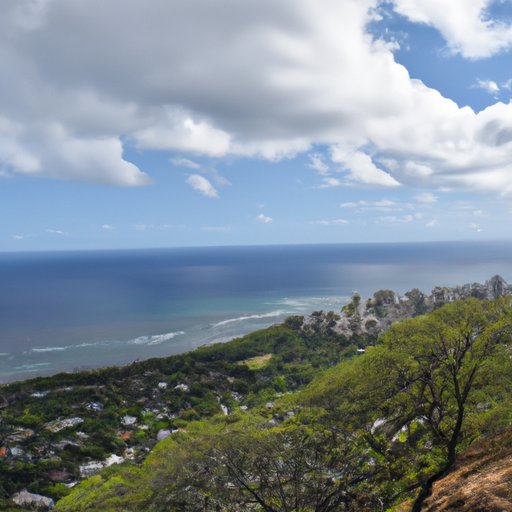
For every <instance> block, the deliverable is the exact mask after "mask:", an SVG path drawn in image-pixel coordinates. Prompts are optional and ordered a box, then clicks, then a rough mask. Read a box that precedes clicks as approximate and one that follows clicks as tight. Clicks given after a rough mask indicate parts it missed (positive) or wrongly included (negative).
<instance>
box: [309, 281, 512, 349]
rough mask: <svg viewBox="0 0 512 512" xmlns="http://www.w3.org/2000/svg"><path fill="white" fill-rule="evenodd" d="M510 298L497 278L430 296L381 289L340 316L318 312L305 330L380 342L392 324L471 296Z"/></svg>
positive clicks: (506, 287) (506, 286)
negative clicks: (380, 337)
mask: <svg viewBox="0 0 512 512" xmlns="http://www.w3.org/2000/svg"><path fill="white" fill-rule="evenodd" d="M506 295H512V286H511V285H509V284H507V282H506V281H505V280H504V279H503V278H502V277H501V276H493V277H491V279H489V280H488V281H486V282H485V283H484V284H480V283H472V284H465V285H462V286H455V287H446V286H445V287H441V286H436V287H435V288H434V289H433V290H432V292H431V293H430V295H426V294H424V293H423V292H422V291H421V290H419V289H417V288H414V289H413V290H410V291H408V292H406V293H405V294H404V295H403V296H402V295H399V294H398V293H396V292H394V291H392V290H379V291H377V292H375V293H374V294H373V297H371V298H369V299H368V300H366V302H364V301H363V300H362V299H361V296H360V295H359V294H358V293H355V294H354V295H353V296H352V299H351V300H350V302H349V303H348V304H346V305H345V306H343V308H342V310H341V313H340V314H336V313H333V312H332V311H330V312H322V311H316V312H314V313H312V314H311V315H310V316H308V317H306V318H305V319H304V321H303V323H302V330H303V331H306V332H308V331H310V332H314V333H318V334H322V335H326V334H338V335H343V336H346V337H347V338H348V337H351V336H353V335H354V334H355V335H365V336H370V339H371V338H374V339H376V338H377V336H378V335H379V333H380V332H382V331H384V330H385V329H387V328H388V327H389V326H390V325H391V324H392V323H394V322H397V321H399V320H404V319H406V318H412V317H414V316H418V315H422V314H425V313H429V312H430V311H433V310H434V309H437V308H439V307H441V306H442V305H443V304H446V303H448V302H453V301H455V300H461V299H467V298H469V297H475V298H477V299H489V300H492V299H496V298H498V297H502V296H506Z"/></svg>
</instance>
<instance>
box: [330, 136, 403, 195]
mask: <svg viewBox="0 0 512 512" xmlns="http://www.w3.org/2000/svg"><path fill="white" fill-rule="evenodd" d="M332 161H333V162H336V163H339V164H342V165H343V166H344V167H345V168H347V170H348V171H349V174H348V179H349V181H354V182H358V183H363V184H365V185H378V186H382V187H398V186H400V183H399V182H398V181H397V180H396V179H395V178H393V176H391V175H390V174H389V173H387V172H385V171H383V170H382V169H379V168H378V167H377V166H376V165H375V164H374V162H373V160H372V158H371V157H370V155H367V154H366V153H363V152H361V151H353V150H348V151H347V150H346V149H345V148H342V147H341V146H340V145H338V146H335V147H333V149H332Z"/></svg>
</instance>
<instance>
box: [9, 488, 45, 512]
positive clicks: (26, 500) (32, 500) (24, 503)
mask: <svg viewBox="0 0 512 512" xmlns="http://www.w3.org/2000/svg"><path fill="white" fill-rule="evenodd" d="M11 500H12V501H13V502H14V503H15V504H16V505H18V506H20V507H27V508H36V509H38V510H49V509H52V508H53V507H54V506H55V503H54V501H53V500H52V499H51V498H48V497H46V496H41V495H40V494H32V493H31V492H28V491H27V490H26V489H24V490H23V491H21V492H17V493H16V494H14V495H13V496H12V498H11Z"/></svg>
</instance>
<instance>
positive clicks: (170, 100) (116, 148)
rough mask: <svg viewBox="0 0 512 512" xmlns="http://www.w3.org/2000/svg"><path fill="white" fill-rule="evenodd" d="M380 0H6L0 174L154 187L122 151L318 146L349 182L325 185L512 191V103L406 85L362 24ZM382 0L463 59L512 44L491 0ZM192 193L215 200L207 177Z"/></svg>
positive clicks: (388, 50) (0, 31)
mask: <svg viewBox="0 0 512 512" xmlns="http://www.w3.org/2000/svg"><path fill="white" fill-rule="evenodd" d="M379 4H380V2H379V1H378V0H344V1H343V2H340V1H339V0H295V1H294V2H293V8H291V7H290V4H289V3H288V2H275V1H273V0H257V1H256V0H247V1H246V2H243V3H239V2H232V1H229V0H218V1H216V2H211V1H209V0H173V1H172V2H168V1H167V0H147V1H145V2H140V1H136V0H101V1H100V0H74V1H73V2H59V1H57V0H5V1H4V2H2V3H1V5H0V69H1V70H2V71H1V72H0V73H1V75H0V98H1V99H0V112H1V116H0V172H1V173H2V174H15V173H20V174H26V175H34V176H46V177H50V178H57V179H76V180H83V181H90V182H95V183H101V184H111V185H121V186H141V185H146V184H149V183H151V178H150V176H149V174H148V170H145V169H140V168H138V167H137V166H136V165H135V164H132V163H130V162H129V161H127V160H126V159H125V157H124V152H125V148H126V146H127V145H130V146H135V147H136V148H138V149H139V150H164V151H170V152H180V153H186V154H187V155H188V156H190V155H192V157H193V156H194V155H206V156H210V157H224V156H227V155H242V156H250V157H260V158H266V159H270V160H276V159H279V158H285V157H291V156H294V155H296V154H297V153H300V152H305V151H310V150H312V154H313V156H312V159H311V166H312V167H314V168H315V170H316V171H317V172H318V173H319V174H321V175H326V174H328V164H327V163H326V162H324V161H323V160H322V159H321V157H319V156H318V154H317V153H318V152H317V150H313V149H312V148H313V147H315V148H316V147H318V146H319V145H320V146H326V147H328V148H330V150H329V151H328V154H329V155H330V157H331V162H330V163H329V165H334V166H335V167H336V168H337V169H338V170H339V171H340V172H342V173H344V174H343V179H341V178H340V177H336V178H334V177H332V176H331V177H325V178H324V180H325V182H324V183H325V186H338V185H339V184H342V183H346V182H349V183H353V184H359V185H363V186H382V187H397V186H399V185H414V186H417V187H427V188H431V189H433V188H437V187H443V188H445V189H446V188H461V187H462V188H467V189H476V190H483V191H489V192H493V193H500V194H507V193H511V192H512V163H511V162H510V152H511V150H512V105H511V104H510V103H509V104H504V103H496V104H494V105H492V106H491V107H488V108H487V109H485V110H483V111H482V112H478V113H476V112H474V111H473V110H472V109H471V108H469V107H463V108H459V107H458V106H457V105H456V104H455V103H454V102H453V101H451V100H450V99H447V98H444V97H443V96H442V95H441V94H440V93H439V92H437V91H436V90H434V89H430V88H428V87H426V86H425V85H424V84H423V83H422V82H420V81H418V80H413V79H411V78H410V76H409V74H408V72H407V70H406V69H405V68H404V67H403V66H401V65H400V64H398V63H397V62H396V61H395V59H394V56H393V50H394V48H395V46H394V45H393V44H392V43H389V42H386V41H383V40H380V39H376V38H375V37H373V36H372V35H371V34H370V33H369V32H368V25H369V23H370V22H372V21H374V20H375V16H376V14H375V12H376V11H375V9H376V8H378V6H379ZM392 4H393V7H394V9H395V10H396V12H398V13H399V14H401V15H403V16H406V17H407V18H408V19H410V20H411V21H413V22H416V23H424V24H428V25H431V26H433V27H435V28H436V29H437V30H439V31H440V32H441V33H442V34H443V36H444V38H445V40H446V41H447V45H448V47H449V48H450V49H451V50H452V51H453V52H457V53H460V54H461V55H463V56H465V57H467V58H483V57H488V56H490V55H493V54H495V53H497V52H500V51H505V50H507V49H509V48H510V46H511V44H512V28H511V27H510V25H506V24H505V23H504V22H500V21H499V20H492V19H491V18H489V14H488V12H487V10H486V9H487V8H488V7H489V5H490V1H488V0H451V1H450V2H448V3H447V2H445V1H441V0H394V1H393V2H392ZM198 13H201V15H200V16H199V15H198ZM184 162H185V161H184V160H182V161H181V165H183V163H184ZM188 162H193V160H188ZM188 167H189V168H193V167H192V166H190V165H188ZM329 180H330V181H329ZM205 181H206V182H207V183H205ZM188 183H189V184H190V185H191V186H192V187H194V188H195V189H196V190H199V191H200V192H201V193H203V194H204V195H207V196H208V197H216V193H217V192H216V190H215V188H214V187H213V186H212V185H211V183H210V182H209V181H208V180H207V179H206V178H203V177H201V176H199V175H192V176H190V177H189V179H188Z"/></svg>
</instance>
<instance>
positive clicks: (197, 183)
mask: <svg viewBox="0 0 512 512" xmlns="http://www.w3.org/2000/svg"><path fill="white" fill-rule="evenodd" d="M187 184H188V185H190V186H191V187H192V188H193V189H194V190H196V191H197V192H199V193H200V194H202V195H203V196H205V197H215V198H216V197H219V193H218V192H217V190H216V188H215V187H214V186H213V185H212V184H211V183H210V181H209V180H207V179H206V178H205V177H204V176H200V175H199V174H192V175H190V176H189V177H188V178H187Z"/></svg>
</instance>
